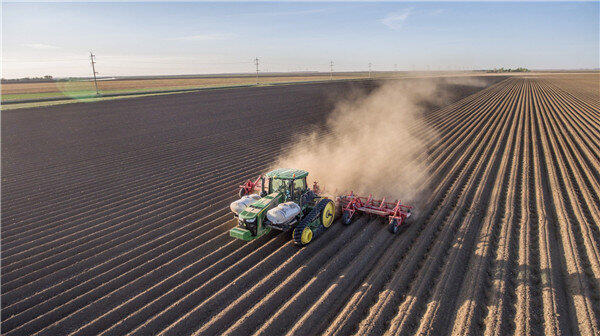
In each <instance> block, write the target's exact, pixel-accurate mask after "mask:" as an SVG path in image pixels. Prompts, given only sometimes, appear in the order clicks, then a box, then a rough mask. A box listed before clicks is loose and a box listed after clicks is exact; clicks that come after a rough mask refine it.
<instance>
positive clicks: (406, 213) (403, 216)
mask: <svg viewBox="0 0 600 336" xmlns="http://www.w3.org/2000/svg"><path fill="white" fill-rule="evenodd" d="M337 203H338V206H340V207H341V209H342V224H344V225H349V224H350V223H351V222H352V219H353V218H354V216H355V215H356V213H365V214H369V215H375V216H380V217H387V219H388V222H389V231H390V232H391V233H397V232H398V231H399V230H400V229H401V228H402V227H403V225H405V224H407V221H408V219H409V218H410V216H411V215H412V213H411V211H412V207H411V206H408V205H404V204H402V202H401V201H400V200H396V201H395V202H386V200H385V198H383V199H381V200H376V199H373V195H369V196H368V197H363V196H357V195H354V193H353V192H350V193H349V194H347V195H342V196H339V197H338V198H337Z"/></svg>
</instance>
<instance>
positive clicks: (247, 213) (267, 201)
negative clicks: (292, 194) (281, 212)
mask: <svg viewBox="0 0 600 336" xmlns="http://www.w3.org/2000/svg"><path fill="white" fill-rule="evenodd" d="M282 197H283V194H282V193H281V192H274V193H272V194H269V195H267V196H265V197H263V198H261V199H260V200H258V201H256V202H254V203H252V204H250V206H248V207H247V208H246V209H245V210H244V211H242V212H240V214H239V215H238V218H239V219H240V220H243V221H244V222H248V223H252V222H254V221H255V220H256V219H257V218H258V217H259V215H261V216H262V215H264V214H265V213H266V210H268V209H269V208H271V207H270V205H271V204H274V205H277V204H279V203H280V202H281V199H282Z"/></svg>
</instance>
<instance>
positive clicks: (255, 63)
mask: <svg viewBox="0 0 600 336" xmlns="http://www.w3.org/2000/svg"><path fill="white" fill-rule="evenodd" d="M254 65H256V85H258V57H256V58H255V59H254Z"/></svg>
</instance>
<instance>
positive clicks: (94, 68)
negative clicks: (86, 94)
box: [90, 51, 100, 95]
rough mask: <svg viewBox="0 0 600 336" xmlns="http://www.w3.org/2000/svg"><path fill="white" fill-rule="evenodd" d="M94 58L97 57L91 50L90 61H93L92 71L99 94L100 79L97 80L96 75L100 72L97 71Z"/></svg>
mask: <svg viewBox="0 0 600 336" xmlns="http://www.w3.org/2000/svg"><path fill="white" fill-rule="evenodd" d="M94 58H96V55H94V54H92V52H91V51H90V62H91V63H92V73H93V74H94V86H95V87H96V95H99V94H100V93H98V81H97V80H96V75H97V74H98V72H96V66H95V64H96V62H95V61H94Z"/></svg>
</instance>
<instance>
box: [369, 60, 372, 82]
mask: <svg viewBox="0 0 600 336" xmlns="http://www.w3.org/2000/svg"><path fill="white" fill-rule="evenodd" d="M371 65H372V64H371V62H369V78H371Z"/></svg>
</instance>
